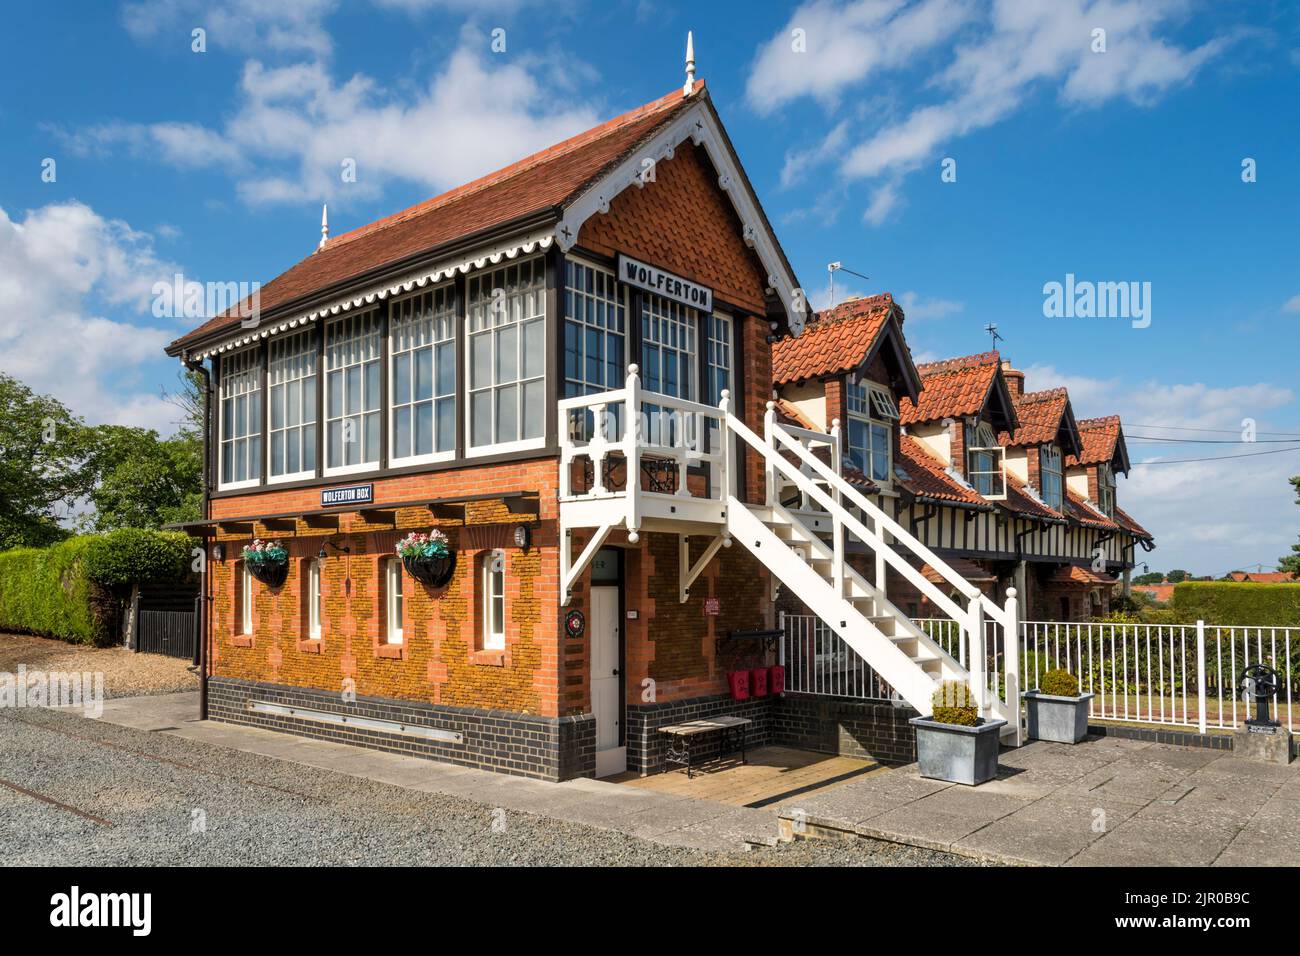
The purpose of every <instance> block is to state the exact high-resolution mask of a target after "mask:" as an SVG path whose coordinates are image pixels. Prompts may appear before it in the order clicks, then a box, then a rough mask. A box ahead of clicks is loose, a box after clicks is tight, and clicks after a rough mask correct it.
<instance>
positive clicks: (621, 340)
mask: <svg viewBox="0 0 1300 956" xmlns="http://www.w3.org/2000/svg"><path fill="white" fill-rule="evenodd" d="M626 327H627V314H626V309H625V307H624V305H623V300H622V298H621V297H620V295H619V292H618V283H617V281H615V278H614V274H613V273H612V272H606V271H605V270H604V269H597V268H595V267H593V266H589V265H587V264H586V263H584V262H580V261H578V260H576V259H566V260H565V283H564V397H565V398H573V397H575V396H578V395H591V394H594V393H596V392H607V391H612V390H614V389H618V388H622V386H623V380H624V375H625V365H624V357H625V354H626V352H625V349H626V339H625V336H626V332H627V329H626ZM621 412H622V409H620V408H610V409H608V410H607V414H608V415H609V416H610V425H609V431H610V435H609V437H610V438H611V439H614V438H617V436H618V431H619V421H620V420H621ZM566 427H567V429H568V434H569V435H570V437H572V438H573V439H574V440H577V441H584V440H586V439H588V438H590V437H591V434H592V429H593V422H592V421H591V415H590V413H589V412H587V413H584V414H583V415H582V416H581V417H579V416H578V415H576V414H575V415H574V416H573V417H572V418H571V419H570V421H569V422H568V424H567V426H566Z"/></svg>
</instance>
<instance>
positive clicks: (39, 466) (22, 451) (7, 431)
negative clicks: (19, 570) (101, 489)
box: [0, 372, 92, 550]
mask: <svg viewBox="0 0 1300 956" xmlns="http://www.w3.org/2000/svg"><path fill="white" fill-rule="evenodd" d="M89 443H90V433H89V430H88V429H87V428H86V426H85V424H84V423H83V422H82V421H81V419H79V418H77V417H76V416H74V415H73V414H72V413H71V412H70V411H69V410H68V409H67V408H66V407H65V406H64V405H63V404H62V403H61V402H59V401H58V400H57V399H54V398H51V397H50V396H48V395H37V394H36V393H35V392H33V391H32V390H31V389H30V388H28V387H27V386H26V385H24V384H23V383H22V382H20V381H18V380H17V379H16V378H13V377H12V376H10V375H6V374H4V373H3V372H0V550H4V549H8V548H15V547H41V546H44V545H47V544H50V543H52V542H55V541H59V540H62V539H63V538H66V537H67V536H68V534H69V532H68V531H67V529H65V528H64V527H62V526H61V525H60V519H61V518H66V517H67V516H68V515H69V514H70V513H71V511H72V509H73V508H74V507H75V504H76V502H77V500H78V499H79V498H81V497H82V496H83V495H84V494H85V493H86V491H87V489H88V487H89V485H90V482H91V480H92V473H91V472H90V470H89V469H88V468H87V458H88V452H89Z"/></svg>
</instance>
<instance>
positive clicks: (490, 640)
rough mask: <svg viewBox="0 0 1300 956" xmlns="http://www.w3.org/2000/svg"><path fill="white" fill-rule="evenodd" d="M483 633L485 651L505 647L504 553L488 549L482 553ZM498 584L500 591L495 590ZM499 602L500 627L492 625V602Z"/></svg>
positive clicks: (503, 648) (500, 649)
mask: <svg viewBox="0 0 1300 956" xmlns="http://www.w3.org/2000/svg"><path fill="white" fill-rule="evenodd" d="M482 574H483V635H482V643H483V650H485V651H504V650H505V649H506V553H505V552H504V551H489V552H487V553H486V554H484V555H483V569H482ZM497 585H500V591H499V592H498V591H497V590H496V587H497ZM498 602H499V604H500V618H499V621H497V623H499V624H500V625H501V626H500V629H499V630H497V629H496V628H494V626H493V621H494V612H495V608H494V607H493V605H494V604H496V603H498Z"/></svg>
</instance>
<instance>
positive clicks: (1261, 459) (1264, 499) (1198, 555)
mask: <svg viewBox="0 0 1300 956" xmlns="http://www.w3.org/2000/svg"><path fill="white" fill-rule="evenodd" d="M1025 376H1026V378H1025V386H1026V388H1028V389H1030V390H1031V391H1032V390H1037V389H1042V388H1050V387H1053V386H1057V385H1064V386H1065V387H1066V388H1068V389H1069V390H1070V402H1071V405H1072V406H1073V408H1074V412H1075V414H1076V415H1077V416H1078V417H1080V418H1092V417H1096V416H1100V415H1111V414H1118V415H1119V416H1120V417H1121V420H1122V421H1123V422H1124V432H1125V435H1126V436H1128V437H1129V440H1128V450H1129V457H1130V458H1131V459H1132V460H1133V462H1134V463H1135V464H1136V463H1138V462H1144V461H1154V460H1165V461H1169V462H1174V461H1178V462H1180V463H1170V464H1156V465H1147V466H1142V467H1135V468H1134V469H1133V471H1132V472H1131V473H1130V474H1129V476H1128V480H1127V481H1126V482H1122V483H1121V485H1120V489H1119V493H1118V499H1119V504H1120V507H1122V508H1123V509H1124V510H1125V511H1127V512H1128V513H1129V514H1131V515H1132V516H1133V517H1134V518H1136V519H1137V520H1138V521H1139V522H1141V523H1142V525H1143V526H1144V527H1146V528H1147V529H1148V530H1149V531H1151V532H1152V533H1153V534H1154V535H1155V536H1156V544H1157V546H1158V550H1157V551H1156V552H1155V553H1154V554H1153V555H1151V556H1150V557H1147V558H1145V559H1142V558H1140V560H1146V561H1147V562H1148V563H1149V564H1151V566H1152V567H1153V568H1158V569H1163V570H1167V569H1169V568H1176V567H1178V568H1187V569H1189V570H1192V571H1193V572H1195V573H1197V574H1221V573H1223V572H1225V571H1229V570H1232V569H1233V568H1236V567H1242V566H1246V565H1253V564H1255V563H1257V562H1262V563H1264V564H1272V563H1273V562H1274V561H1276V560H1277V557H1278V556H1279V555H1281V554H1284V553H1286V552H1288V551H1289V549H1290V546H1291V544H1292V543H1294V541H1295V531H1296V518H1297V514H1296V506H1295V504H1294V498H1295V496H1294V494H1293V491H1292V488H1291V485H1290V484H1289V483H1288V481H1287V479H1288V478H1289V477H1290V476H1291V475H1294V474H1297V473H1300V451H1297V452H1282V453H1279V454H1267V455H1260V456H1258V457H1253V458H1225V459H1224V460H1222V461H1196V462H1181V460H1182V459H1190V458H1214V457H1220V456H1226V455H1241V454H1252V453H1255V452H1264V451H1269V450H1271V448H1273V447H1274V446H1270V445H1260V444H1248V443H1240V444H1237V443H1234V444H1228V445H1219V444H1157V443H1155V442H1144V441H1137V440H1135V439H1134V438H1133V437H1132V436H1134V435H1161V436H1174V437H1217V438H1226V439H1231V438H1232V435H1231V434H1230V432H1231V431H1238V430H1240V429H1241V427H1242V426H1241V423H1242V420H1243V419H1245V418H1252V419H1255V420H1256V421H1257V422H1258V428H1259V430H1260V431H1266V430H1268V428H1269V427H1270V424H1271V423H1269V422H1268V416H1269V415H1270V414H1271V415H1279V414H1284V412H1283V411H1282V410H1283V409H1286V408H1287V407H1288V406H1290V405H1291V404H1292V403H1293V402H1294V401H1295V400H1296V395H1295V393H1294V392H1293V391H1292V390H1291V389H1290V388H1286V387H1283V386H1279V385H1274V384H1271V383H1268V382H1257V383H1253V384H1247V385H1227V386H1211V385H1207V384H1205V383H1203V382H1188V383H1171V382H1159V381H1154V380H1149V381H1146V382H1141V383H1137V384H1134V383H1133V382H1131V381H1125V380H1122V379H1118V378H1116V379H1097V378H1089V377H1086V376H1077V375H1070V374H1063V373H1061V372H1059V371H1057V370H1056V369H1055V368H1053V367H1051V366H1045V365H1031V366H1029V367H1027V368H1026V369H1025ZM1143 426H1146V427H1145V428H1144V427H1143ZM1153 426H1165V427H1164V428H1156V427H1153ZM1184 428H1194V429H1200V430H1202V431H1199V432H1182V431H1177V430H1175V429H1184ZM1205 429H1223V430H1224V431H1222V432H1216V431H1204V430H1205ZM1283 430H1285V429H1283ZM1292 430H1294V429H1292Z"/></svg>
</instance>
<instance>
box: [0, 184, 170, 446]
mask: <svg viewBox="0 0 1300 956" xmlns="http://www.w3.org/2000/svg"><path fill="white" fill-rule="evenodd" d="M176 271H179V270H178V269H177V267H175V266H173V265H172V264H170V263H167V262H164V261H163V260H161V259H159V258H158V256H157V255H156V254H155V252H154V249H153V242H152V240H151V238H150V237H149V236H148V235H146V234H144V233H141V232H137V231H136V230H134V229H132V228H131V227H130V226H129V225H127V224H126V223H124V222H121V221H118V220H110V219H105V218H103V217H102V216H100V215H99V214H98V213H96V212H95V211H94V210H93V209H91V208H90V207H89V206H85V205H83V204H81V203H78V202H65V203H57V204H51V205H48V206H42V207H41V208H39V209H36V210H33V211H31V212H29V213H27V215H26V217H25V218H23V219H21V220H16V219H11V218H10V216H9V214H8V213H7V212H6V211H5V210H4V209H0V299H3V301H5V302H25V303H29V304H30V305H31V307H32V308H33V309H38V310H39V312H33V311H30V310H26V309H24V310H19V309H8V310H4V311H2V312H0V369H3V370H4V371H5V372H7V373H9V374H10V375H12V376H14V377H15V378H18V379H20V380H21V381H23V382H24V383H26V384H27V385H29V386H30V387H32V388H34V389H35V390H37V391H39V392H43V393H47V394H52V395H54V396H56V397H57V398H59V399H60V400H61V401H63V402H64V403H65V404H67V405H69V406H70V407H71V408H72V409H73V411H74V412H76V413H78V414H81V415H84V416H85V417H86V418H87V419H88V420H90V421H93V422H112V423H117V424H130V425H143V426H147V427H151V428H158V429H160V430H162V431H164V432H169V431H170V430H171V428H170V426H171V423H172V422H174V421H175V419H176V418H177V414H176V410H175V409H174V408H172V407H171V406H169V405H167V404H166V403H165V402H163V401H162V400H161V399H160V398H159V397H158V395H157V394H156V393H153V387H152V385H150V386H149V389H150V390H149V391H148V392H143V391H139V389H140V387H141V386H142V385H144V384H145V383H144V382H143V381H142V376H141V375H140V374H139V371H138V366H139V365H140V363H143V362H148V361H155V360H157V359H159V358H160V357H161V355H162V348H163V346H164V345H165V344H166V343H167V342H168V341H170V340H171V339H172V338H174V334H173V332H172V331H171V330H165V329H159V328H150V327H141V326H136V325H132V324H129V323H127V322H122V321H115V320H112V319H109V318H106V317H104V316H103V315H102V314H100V310H102V309H103V308H104V307H106V306H112V307H116V308H119V309H121V310H122V311H123V312H131V311H136V310H139V311H145V310H147V308H148V305H149V302H150V298H151V289H152V286H153V284H154V282H156V281H158V280H159V278H160V277H163V276H170V275H171V274H173V273H174V272H176Z"/></svg>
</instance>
